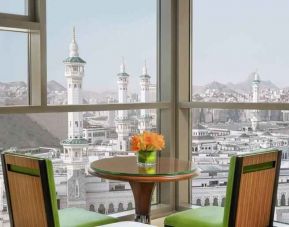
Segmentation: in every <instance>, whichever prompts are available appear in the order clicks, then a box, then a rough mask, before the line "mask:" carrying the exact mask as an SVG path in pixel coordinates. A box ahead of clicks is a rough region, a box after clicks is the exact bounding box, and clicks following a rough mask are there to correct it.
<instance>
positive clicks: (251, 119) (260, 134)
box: [192, 109, 289, 223]
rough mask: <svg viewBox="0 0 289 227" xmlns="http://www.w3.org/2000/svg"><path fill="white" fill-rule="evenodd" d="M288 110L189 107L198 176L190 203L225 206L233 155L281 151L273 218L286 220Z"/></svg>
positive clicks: (288, 203) (288, 205) (288, 212)
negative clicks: (270, 149) (272, 150)
mask: <svg viewBox="0 0 289 227" xmlns="http://www.w3.org/2000/svg"><path fill="white" fill-rule="evenodd" d="M288 120H289V112H288V111H282V110H224V109H193V110H192V122H193V128H192V159H193V161H194V162H195V163H196V165H197V166H198V167H200V168H201V171H202V173H201V176H200V178H198V179H194V180H192V204H194V205H198V206H209V205H213V206H224V202H225V193H226V185H227V177H228V169H229V158H230V157H231V156H232V155H236V154H242V153H244V152H251V151H254V150H258V149H266V148H278V149H280V150H282V152H283V154H282V163H281V171H280V177H279V187H278V193H277V203H276V210H275V220H276V221H279V222H285V223H289V219H288V217H289V197H288V191H289V174H288V168H289V121H288Z"/></svg>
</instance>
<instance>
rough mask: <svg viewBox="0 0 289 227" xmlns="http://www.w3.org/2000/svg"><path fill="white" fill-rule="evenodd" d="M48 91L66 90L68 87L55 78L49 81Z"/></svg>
mask: <svg viewBox="0 0 289 227" xmlns="http://www.w3.org/2000/svg"><path fill="white" fill-rule="evenodd" d="M47 91H48V92H50V91H59V92H61V91H66V88H65V87H64V86H62V85H61V84H60V83H58V82H56V81H55V80H50V81H48V82H47Z"/></svg>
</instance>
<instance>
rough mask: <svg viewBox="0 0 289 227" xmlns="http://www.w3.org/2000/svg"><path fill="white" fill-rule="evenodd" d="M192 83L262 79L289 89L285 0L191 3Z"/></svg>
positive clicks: (202, 0)
mask: <svg viewBox="0 0 289 227" xmlns="http://www.w3.org/2000/svg"><path fill="white" fill-rule="evenodd" d="M193 12H194V16H193V19H194V21H193V31H194V35H193V40H194V41H193V75H194V77H193V78H194V80H193V83H194V84H195V85H204V84H206V83H209V82H211V81H219V82H223V83H227V82H233V83H236V82H240V81H244V80H245V79H246V78H247V77H248V75H249V74H250V73H251V72H254V71H255V70H256V69H257V70H258V72H259V74H260V76H261V79H263V80H271V81H272V82H273V83H275V84H276V85H278V86H279V87H284V86H289V80H288V78H289V29H288V23H289V13H288V12H289V1H288V0H278V1H276V0H194V6H193Z"/></svg>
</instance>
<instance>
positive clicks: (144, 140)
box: [131, 131, 165, 152]
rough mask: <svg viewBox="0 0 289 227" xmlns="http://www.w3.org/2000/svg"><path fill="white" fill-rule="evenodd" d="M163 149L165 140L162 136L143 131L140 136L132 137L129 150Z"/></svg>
mask: <svg viewBox="0 0 289 227" xmlns="http://www.w3.org/2000/svg"><path fill="white" fill-rule="evenodd" d="M164 147H165V140H164V137H163V135H160V134H158V133H156V132H147V131H144V132H143V133H141V134H137V135H134V136H132V138H131V150H132V151H134V152H139V151H160V150H162V149H163V148H164Z"/></svg>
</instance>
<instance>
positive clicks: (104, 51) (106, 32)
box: [47, 0, 157, 105]
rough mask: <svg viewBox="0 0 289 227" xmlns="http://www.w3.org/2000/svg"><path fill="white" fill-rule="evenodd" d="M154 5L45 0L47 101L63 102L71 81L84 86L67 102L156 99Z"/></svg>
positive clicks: (146, 0)
mask: <svg viewBox="0 0 289 227" xmlns="http://www.w3.org/2000/svg"><path fill="white" fill-rule="evenodd" d="M156 6H157V1H156V0H142V1H134V0H122V1H118V0H96V1H86V3H85V4H83V3H82V2H80V1H77V0H64V1H61V2H56V1H53V0H47V31H48V32H47V53H48V58H47V63H48V67H47V73H48V76H47V78H48V81H47V88H48V90H47V95H48V104H52V105H62V104H66V103H67V95H66V93H70V90H67V87H68V89H69V88H70V84H69V83H70V82H71V81H73V80H78V81H81V82H83V86H81V84H79V85H77V84H74V88H76V87H78V88H79V91H78V93H79V95H80V96H81V98H80V100H79V101H76V100H74V101H73V102H69V100H68V103H69V104H96V103H104V104H107V103H136V102H156V92H157V86H156V81H157V80H156V72H157V65H156V62H157V56H156V54H157V18H156V16H157V13H156V12H157V8H156ZM68 7H69V10H67V8H68ZM64 18H65V19H64ZM72 92H75V91H72ZM75 95H77V94H76V92H75Z"/></svg>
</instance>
